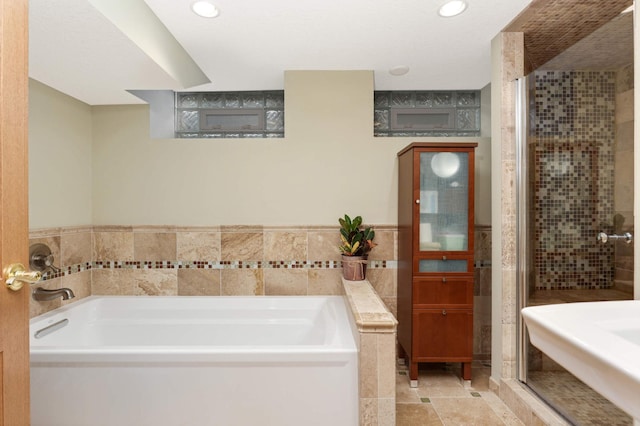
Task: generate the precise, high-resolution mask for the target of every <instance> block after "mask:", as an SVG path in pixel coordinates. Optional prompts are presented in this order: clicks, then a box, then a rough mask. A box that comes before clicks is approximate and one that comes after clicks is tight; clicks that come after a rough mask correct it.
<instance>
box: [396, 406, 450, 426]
mask: <svg viewBox="0 0 640 426" xmlns="http://www.w3.org/2000/svg"><path fill="white" fill-rule="evenodd" d="M443 425H444V423H442V421H441V420H440V417H439V416H438V413H436V411H435V410H434V409H433V406H432V405H431V404H396V426H443Z"/></svg>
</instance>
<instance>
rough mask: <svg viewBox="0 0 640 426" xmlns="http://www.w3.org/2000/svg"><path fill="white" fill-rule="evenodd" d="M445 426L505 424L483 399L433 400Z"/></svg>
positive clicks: (432, 402)
mask: <svg viewBox="0 0 640 426" xmlns="http://www.w3.org/2000/svg"><path fill="white" fill-rule="evenodd" d="M431 404H432V405H433V408H434V409H435V410H436V412H437V413H438V415H439V416H440V418H441V419H442V422H443V423H444V425H445V426H458V425H459V426H470V425H473V426H496V425H503V424H504V422H503V421H502V419H500V417H498V415H497V414H496V413H495V412H494V411H493V410H492V409H491V407H489V404H487V403H486V401H484V400H483V399H482V398H432V399H431Z"/></svg>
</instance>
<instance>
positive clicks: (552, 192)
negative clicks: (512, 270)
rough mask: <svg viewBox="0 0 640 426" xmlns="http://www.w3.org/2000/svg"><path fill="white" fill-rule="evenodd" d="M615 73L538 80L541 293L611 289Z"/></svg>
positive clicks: (537, 263) (545, 75)
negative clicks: (605, 240) (608, 238)
mask: <svg viewBox="0 0 640 426" xmlns="http://www.w3.org/2000/svg"><path fill="white" fill-rule="evenodd" d="M615 89H616V74H615V72H595V71H593V72H592V71H584V72H564V71H539V72H536V73H535V89H534V90H535V93H534V99H535V119H534V123H532V124H533V129H532V130H533V136H534V137H533V138H532V139H533V141H534V142H533V145H532V146H531V147H530V150H531V151H532V154H533V155H532V161H533V164H532V166H531V170H533V173H534V176H533V179H534V194H533V200H532V209H533V211H532V215H533V223H534V236H533V238H534V248H533V251H534V265H533V266H534V271H535V272H534V273H535V288H536V289H549V290H551V289H556V290H559V289H595V288H608V287H611V286H612V285H613V268H612V262H613V246H612V245H602V244H597V243H596V235H597V233H598V232H599V231H605V232H608V233H611V232H612V231H613V229H612V221H613V216H614V204H613V203H614V162H613V154H614V145H615V144H614V141H615V136H616V134H615Z"/></svg>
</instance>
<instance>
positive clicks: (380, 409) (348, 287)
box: [342, 279, 398, 426]
mask: <svg viewBox="0 0 640 426" xmlns="http://www.w3.org/2000/svg"><path fill="white" fill-rule="evenodd" d="M342 286H343V288H344V292H345V295H346V297H347V301H348V302H349V305H350V306H351V311H352V312H353V317H354V320H355V326H356V328H357V330H358V336H357V339H359V341H358V348H359V350H358V369H359V372H358V377H359V397H360V410H359V411H360V425H380V426H383V425H388V426H394V425H395V424H396V378H395V376H396V330H397V324H398V322H397V321H396V319H395V317H394V316H393V315H392V314H391V313H390V312H389V310H388V309H387V307H386V306H385V305H384V303H383V302H382V300H381V299H380V297H378V295H377V294H376V291H375V290H374V289H373V287H372V286H371V284H370V283H369V282H368V281H367V280H365V281H347V280H345V279H342Z"/></svg>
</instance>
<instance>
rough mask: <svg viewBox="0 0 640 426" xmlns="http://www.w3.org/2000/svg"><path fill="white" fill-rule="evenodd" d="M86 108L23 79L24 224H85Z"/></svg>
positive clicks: (87, 200)
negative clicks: (26, 179)
mask: <svg viewBox="0 0 640 426" xmlns="http://www.w3.org/2000/svg"><path fill="white" fill-rule="evenodd" d="M91 123H92V119H91V107H89V106H88V105H87V104H85V103H82V102H79V101H77V100H75V99H73V98H71V97H69V96H66V95H63V94H62V93H60V92H57V91H55V90H53V89H51V88H49V87H48V86H45V85H43V84H41V83H39V82H37V81H35V80H29V227H30V228H31V229H33V228H43V227H48V226H70V225H75V226H78V225H89V224H91V221H92V217H91V207H92V206H91V204H92V199H91V192H92V189H91V180H92V179H91Z"/></svg>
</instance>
